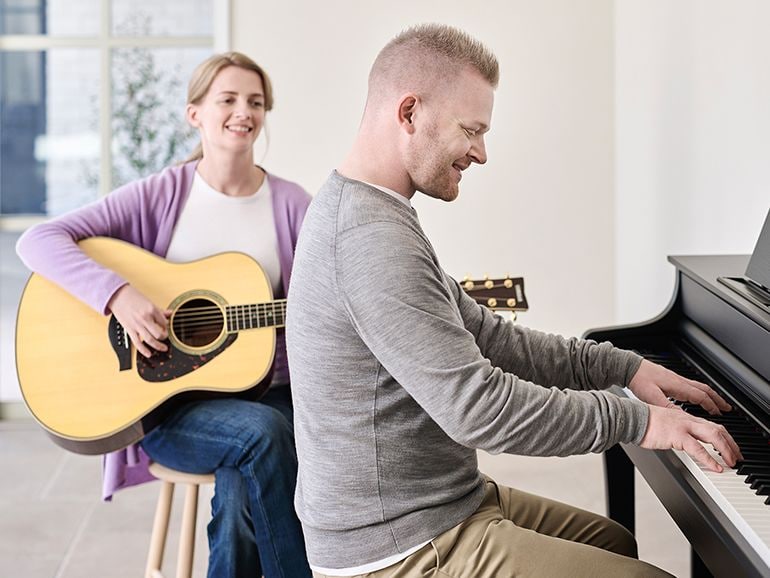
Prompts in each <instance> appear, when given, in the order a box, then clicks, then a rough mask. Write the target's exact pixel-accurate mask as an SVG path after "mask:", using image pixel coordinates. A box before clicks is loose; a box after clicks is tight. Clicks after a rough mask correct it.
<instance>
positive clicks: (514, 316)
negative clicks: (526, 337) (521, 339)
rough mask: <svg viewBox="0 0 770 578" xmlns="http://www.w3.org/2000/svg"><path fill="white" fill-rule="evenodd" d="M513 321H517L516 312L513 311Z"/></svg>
mask: <svg viewBox="0 0 770 578" xmlns="http://www.w3.org/2000/svg"><path fill="white" fill-rule="evenodd" d="M511 321H512V322H513V321H516V312H515V311H511Z"/></svg>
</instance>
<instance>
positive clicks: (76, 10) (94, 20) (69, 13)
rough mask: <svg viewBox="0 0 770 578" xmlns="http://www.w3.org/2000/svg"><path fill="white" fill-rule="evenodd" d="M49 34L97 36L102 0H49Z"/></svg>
mask: <svg viewBox="0 0 770 578" xmlns="http://www.w3.org/2000/svg"><path fill="white" fill-rule="evenodd" d="M47 4H48V34H50V35H52V36H97V35H98V34H99V19H100V18H101V4H102V0H48V2H47Z"/></svg>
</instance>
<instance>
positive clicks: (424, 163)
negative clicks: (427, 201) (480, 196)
mask: <svg viewBox="0 0 770 578" xmlns="http://www.w3.org/2000/svg"><path fill="white" fill-rule="evenodd" d="M437 140H438V138H437V132H436V130H435V129H434V128H433V127H431V128H429V129H428V130H427V131H426V133H425V136H423V137H422V139H421V142H419V143H415V146H414V147H413V150H412V152H411V154H410V155H409V157H408V158H407V167H406V168H407V171H408V172H409V178H410V179H411V180H412V184H413V186H414V188H415V190H418V191H420V192H421V193H423V194H424V195H427V196H429V197H433V198H434V199H440V200H442V201H447V202H449V201H454V200H455V199H456V198H457V195H458V194H459V192H460V189H459V184H458V182H457V181H456V180H455V176H454V174H453V172H452V162H453V161H451V160H449V159H448V158H446V155H445V154H442V153H441V150H440V149H439V148H438V147H437V146H436V145H435V144H434V143H435V142H436V141H437Z"/></svg>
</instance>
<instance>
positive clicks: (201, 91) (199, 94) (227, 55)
mask: <svg viewBox="0 0 770 578" xmlns="http://www.w3.org/2000/svg"><path fill="white" fill-rule="evenodd" d="M228 66H237V67H238V68H243V69H244V70H251V71H253V72H256V73H257V74H258V75H259V77H260V78H261V79H262V87H263V89H264V91H265V111H269V110H272V109H273V85H272V83H271V82H270V77H269V76H268V75H267V72H265V70H264V69H263V68H262V67H261V66H260V65H259V64H257V63H256V62H254V61H253V60H252V59H251V58H249V57H248V56H246V55H245V54H242V53H240V52H224V53H222V54H214V55H213V56H211V57H209V58H207V59H206V60H204V61H203V62H201V63H200V64H199V65H198V66H197V67H196V68H195V71H193V73H192V76H191V77H190V83H189V84H188V85H187V104H200V102H201V101H202V100H203V99H204V97H205V96H206V94H208V91H209V89H210V88H211V84H212V83H213V82H214V79H215V78H216V77H217V74H219V73H220V72H221V71H223V70H224V69H225V68H227V67H228ZM202 158H203V146H202V145H201V143H198V146H196V147H195V150H194V151H193V153H192V154H191V155H190V156H189V157H188V158H187V159H186V160H185V161H184V162H186V163H187V162H190V161H196V160H199V159H202Z"/></svg>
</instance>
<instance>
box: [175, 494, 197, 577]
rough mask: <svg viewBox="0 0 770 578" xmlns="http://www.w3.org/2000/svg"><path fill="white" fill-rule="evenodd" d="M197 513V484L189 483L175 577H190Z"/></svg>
mask: <svg viewBox="0 0 770 578" xmlns="http://www.w3.org/2000/svg"><path fill="white" fill-rule="evenodd" d="M197 515H198V484H189V485H188V486H187V494H186V495H185V498H184V513H183V514H182V532H181V534H180V535H179V560H178V562H177V569H176V578H191V576H192V565H193V554H194V553H195V518H196V517H197Z"/></svg>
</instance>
